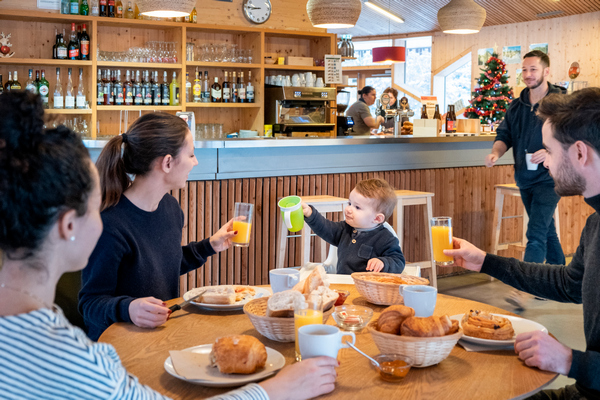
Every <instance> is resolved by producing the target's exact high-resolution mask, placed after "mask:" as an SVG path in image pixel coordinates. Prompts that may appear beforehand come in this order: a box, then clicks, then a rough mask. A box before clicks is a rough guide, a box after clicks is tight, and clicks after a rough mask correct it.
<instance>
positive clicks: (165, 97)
mask: <svg viewBox="0 0 600 400" xmlns="http://www.w3.org/2000/svg"><path fill="white" fill-rule="evenodd" d="M169 89H170V88H169V82H168V81H167V71H165V72H164V73H163V83H161V85H160V92H161V95H162V99H161V100H162V105H163V106H168V105H169V104H170V103H171V96H170V94H169Z"/></svg>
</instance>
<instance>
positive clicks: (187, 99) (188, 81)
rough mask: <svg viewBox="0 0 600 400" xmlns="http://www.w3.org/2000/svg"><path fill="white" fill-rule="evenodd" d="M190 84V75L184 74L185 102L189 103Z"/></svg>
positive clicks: (190, 94)
mask: <svg viewBox="0 0 600 400" xmlns="http://www.w3.org/2000/svg"><path fill="white" fill-rule="evenodd" d="M191 96H192V82H190V73H189V72H186V73H185V101H186V102H189V101H190V100H191V99H192V98H191Z"/></svg>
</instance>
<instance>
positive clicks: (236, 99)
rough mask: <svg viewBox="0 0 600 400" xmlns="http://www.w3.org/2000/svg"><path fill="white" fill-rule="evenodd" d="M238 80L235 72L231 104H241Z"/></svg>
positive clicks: (232, 75)
mask: <svg viewBox="0 0 600 400" xmlns="http://www.w3.org/2000/svg"><path fill="white" fill-rule="evenodd" d="M236 81H237V78H236V77H235V71H233V72H232V73H231V102H232V103H239V101H240V99H239V97H238V87H237V82H236Z"/></svg>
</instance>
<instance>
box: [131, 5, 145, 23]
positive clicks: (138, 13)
mask: <svg viewBox="0 0 600 400" xmlns="http://www.w3.org/2000/svg"><path fill="white" fill-rule="evenodd" d="M133 14H134V16H135V19H143V17H144V16H143V15H142V14H140V9H139V7H138V5H137V3H135V7H134V9H133Z"/></svg>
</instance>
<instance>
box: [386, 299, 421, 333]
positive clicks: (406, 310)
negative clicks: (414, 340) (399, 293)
mask: <svg viewBox="0 0 600 400" xmlns="http://www.w3.org/2000/svg"><path fill="white" fill-rule="evenodd" d="M414 315H415V310H413V309H412V308H410V307H407V306H402V305H397V306H389V307H388V308H386V309H385V310H383V311H382V312H381V315H380V316H379V319H378V320H377V330H378V331H379V332H384V333H391V334H394V335H399V334H400V326H401V325H402V323H403V322H404V320H405V319H406V318H409V317H412V316H414Z"/></svg>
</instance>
